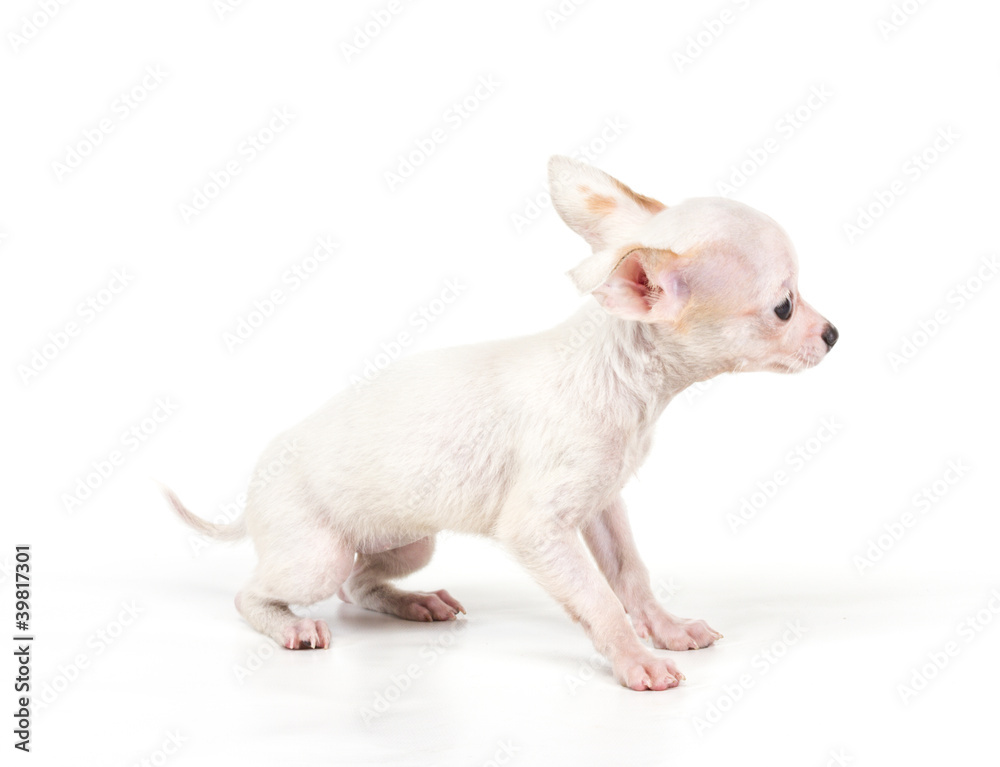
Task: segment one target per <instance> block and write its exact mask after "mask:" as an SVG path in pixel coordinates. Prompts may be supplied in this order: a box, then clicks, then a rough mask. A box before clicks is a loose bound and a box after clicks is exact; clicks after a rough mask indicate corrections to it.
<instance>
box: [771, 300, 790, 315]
mask: <svg viewBox="0 0 1000 767" xmlns="http://www.w3.org/2000/svg"><path fill="white" fill-rule="evenodd" d="M774 313H775V314H777V315H778V319H779V320H787V319H788V318H789V317H791V316H792V299H791V298H786V299H785V300H784V301H782V302H781V303H780V304H778V305H777V306H776V307H774Z"/></svg>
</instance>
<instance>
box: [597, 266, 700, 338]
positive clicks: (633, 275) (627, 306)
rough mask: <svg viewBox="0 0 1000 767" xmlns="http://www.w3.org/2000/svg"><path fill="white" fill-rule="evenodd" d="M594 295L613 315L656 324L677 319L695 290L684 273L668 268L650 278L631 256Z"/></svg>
mask: <svg viewBox="0 0 1000 767" xmlns="http://www.w3.org/2000/svg"><path fill="white" fill-rule="evenodd" d="M593 295H594V297H595V298H597V300H598V301H599V302H600V304H601V306H603V307H604V308H605V309H606V310H607V311H609V312H610V313H611V314H614V315H616V316H618V317H622V318H623V319H627V320H640V321H642V322H655V321H657V320H667V321H672V320H675V319H676V318H677V317H678V316H679V315H680V313H681V310H682V309H683V308H684V306H685V305H686V304H687V302H688V298H689V297H690V295H691V291H690V289H689V288H688V284H687V281H686V280H685V279H684V275H682V274H681V273H680V271H678V270H676V269H669V268H667V269H661V270H660V271H658V272H656V273H655V274H654V275H649V274H647V273H646V271H645V270H644V269H643V268H642V264H641V263H640V262H639V259H638V258H637V257H635V256H633V255H629V256H627V257H626V258H625V260H624V261H623V262H622V263H621V265H620V266H619V267H618V268H617V269H616V270H615V272H614V274H613V275H611V277H610V278H609V279H608V281H607V282H605V283H604V284H603V285H601V286H600V287H599V288H597V289H596V290H594V292H593Z"/></svg>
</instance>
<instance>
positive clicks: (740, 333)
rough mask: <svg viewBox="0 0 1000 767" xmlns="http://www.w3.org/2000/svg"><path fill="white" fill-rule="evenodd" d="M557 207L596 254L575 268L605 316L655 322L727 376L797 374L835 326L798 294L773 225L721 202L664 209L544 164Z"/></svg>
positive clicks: (784, 238)
mask: <svg viewBox="0 0 1000 767" xmlns="http://www.w3.org/2000/svg"><path fill="white" fill-rule="evenodd" d="M549 186H550V190H551V194H552V202H553V205H554V206H555V209H556V211H557V212H558V213H559V215H560V217H561V218H562V219H563V221H565V222H566V223H567V224H568V225H569V227H570V228H571V229H573V230H574V231H575V232H577V234H579V235H580V236H582V237H583V238H584V239H585V240H586V241H587V242H588V243H589V244H590V246H591V248H592V249H593V254H592V255H591V256H590V257H589V258H587V259H586V260H585V261H583V262H582V263H581V264H580V265H579V266H577V267H576V268H575V269H572V270H571V271H570V273H569V274H570V277H572V279H573V281H574V283H575V284H576V286H577V287H578V288H579V289H580V290H581V291H582V292H585V293H590V294H592V295H593V296H594V297H595V298H596V299H597V300H598V302H600V304H601V305H602V306H603V307H604V309H605V310H606V311H607V312H609V313H610V314H612V315H615V316H618V317H621V318H623V319H626V320H632V321H636V322H645V323H649V324H650V325H651V326H653V329H654V330H656V331H657V333H658V336H659V337H661V338H668V337H669V339H670V340H671V343H673V344H674V345H675V346H676V345H677V343H678V342H680V343H681V344H682V345H683V348H684V349H685V353H686V354H689V355H693V356H695V357H697V358H698V359H697V361H698V362H699V363H700V366H701V367H702V368H704V369H706V370H708V371H710V372H711V374H713V375H714V374H715V373H718V372H723V371H725V370H737V369H739V370H772V371H778V372H786V373H789V372H796V371H798V370H803V369H805V368H807V367H812V366H813V365H815V364H816V363H817V362H819V361H820V360H821V359H822V358H823V357H824V356H825V355H826V353H827V352H828V351H829V350H830V349H832V348H833V344H834V343H836V341H837V330H836V328H834V327H833V325H831V324H830V323H829V322H827V320H826V319H825V318H823V317H822V316H820V315H819V314H818V313H817V312H816V310H815V309H813V308H812V307H811V306H810V305H809V304H807V303H806V302H805V301H804V300H802V297H801V296H800V295H799V291H798V260H797V258H796V255H795V249H794V248H793V247H792V243H791V241H790V240H789V238H788V235H787V234H786V233H785V232H784V230H783V229H782V228H781V227H780V226H778V224H777V223H776V222H775V221H774V220H772V219H771V218H769V217H768V216H765V215H764V214H763V213H760V212H758V211H756V210H754V209H753V208H750V207H749V206H747V205H744V204H742V203H739V202H736V201H735V200H728V199H725V198H721V197H703V198H696V199H691V200H686V201H684V202H682V203H680V204H678V205H673V206H671V207H669V208H668V207H667V206H665V205H663V203H660V202H657V201H656V200H654V199H652V198H650V197H645V196H644V195H640V194H637V193H635V192H633V191H632V190H631V189H629V188H628V187H627V186H625V185H624V184H622V183H621V182H620V181H618V180H617V179H614V178H612V177H611V176H609V175H608V174H606V173H604V172H602V171H600V170H598V169H596V168H594V167H592V166H589V165H585V164H583V163H579V162H576V161H574V160H571V159H569V158H568V157H559V156H556V157H553V158H552V159H551V160H550V162H549Z"/></svg>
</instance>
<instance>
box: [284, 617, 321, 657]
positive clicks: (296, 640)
mask: <svg viewBox="0 0 1000 767" xmlns="http://www.w3.org/2000/svg"><path fill="white" fill-rule="evenodd" d="M281 644H282V645H284V646H285V647H287V648H288V649H289V650H307V649H313V650H325V649H326V648H327V647H329V646H330V628H329V627H328V626H327V625H326V623H325V622H324V621H314V620H312V619H310V618H300V619H299V620H297V621H295V623H293V624H291V625H290V626H287V627H285V629H284V631H282V635H281Z"/></svg>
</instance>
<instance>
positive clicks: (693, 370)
mask: <svg viewBox="0 0 1000 767" xmlns="http://www.w3.org/2000/svg"><path fill="white" fill-rule="evenodd" d="M562 327H563V328H564V329H565V331H566V332H567V333H568V336H569V338H568V340H567V339H563V349H564V350H567V353H566V354H565V355H564V356H565V357H566V362H567V368H568V372H570V373H571V374H572V375H573V377H574V379H575V380H577V382H578V383H579V384H580V385H581V386H584V387H586V388H592V389H593V392H592V394H593V395H595V398H596V400H597V401H598V402H601V401H608V402H611V401H617V400H620V399H627V400H632V401H635V402H641V403H642V404H643V405H644V406H645V407H646V408H652V409H653V410H654V411H655V413H656V415H659V413H660V412H661V411H662V410H663V408H664V407H666V405H667V403H669V402H670V400H671V399H673V398H674V397H675V396H677V395H678V394H679V393H680V392H682V391H683V390H684V389H686V388H687V387H688V386H690V385H692V384H694V383H696V382H698V381H704V380H706V379H708V378H712V377H714V376H716V375H718V374H719V373H720V372H722V371H724V370H726V369H727V366H726V365H725V364H723V363H720V362H718V361H715V362H714V363H709V362H706V361H705V360H704V358H703V357H704V355H703V351H704V350H702V349H700V348H698V345H697V344H696V343H694V342H693V341H692V338H691V336H690V335H689V334H687V333H683V332H681V331H679V330H677V329H676V328H673V327H671V326H670V325H667V324H661V323H655V324H654V323H645V322H638V321H635V320H625V319H621V318H619V317H615V316H613V315H611V314H608V313H607V312H605V311H604V310H603V309H602V308H601V307H600V306H598V305H597V304H596V303H588V304H586V305H584V306H583V307H582V308H581V309H580V310H579V311H578V312H577V313H576V314H574V315H573V316H572V317H570V319H569V320H568V321H567V322H566V323H564V325H563V326H562ZM588 382H589V383H590V384H592V386H588Z"/></svg>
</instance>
